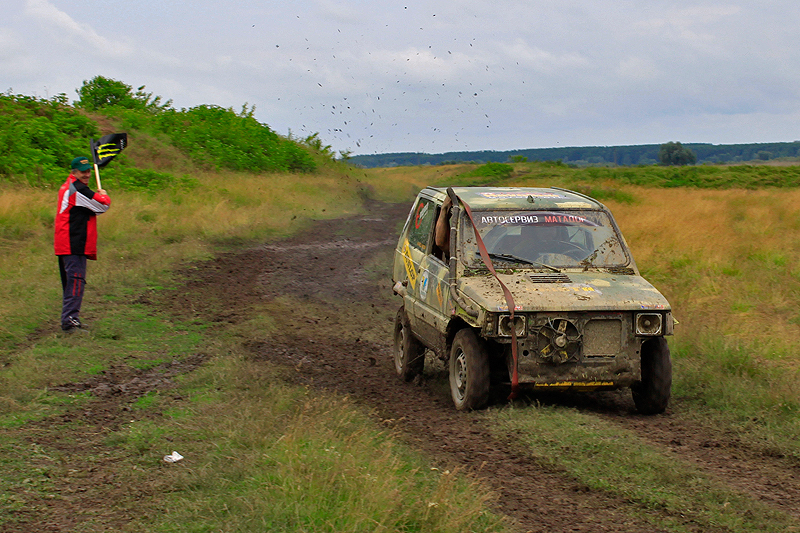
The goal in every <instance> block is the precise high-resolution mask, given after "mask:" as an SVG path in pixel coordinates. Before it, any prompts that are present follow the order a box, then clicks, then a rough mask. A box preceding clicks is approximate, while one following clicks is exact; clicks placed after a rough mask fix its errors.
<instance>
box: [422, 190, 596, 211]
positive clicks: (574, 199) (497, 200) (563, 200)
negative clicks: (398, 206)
mask: <svg viewBox="0 0 800 533" xmlns="http://www.w3.org/2000/svg"><path fill="white" fill-rule="evenodd" d="M425 191H428V192H429V194H430V195H431V196H433V197H435V198H438V199H441V200H443V199H444V197H445V196H446V195H447V189H445V188H441V187H427V188H426V189H425ZM453 191H455V193H456V195H458V197H459V198H460V199H461V201H462V202H466V203H467V204H468V205H469V206H470V207H471V208H472V209H519V210H526V211H527V210H531V209H605V206H604V205H603V204H601V203H600V202H598V201H597V200H594V199H593V198H589V197H588V196H586V195H583V194H581V193H578V192H575V191H569V190H567V189H559V188H557V187H453ZM423 192H424V191H423Z"/></svg>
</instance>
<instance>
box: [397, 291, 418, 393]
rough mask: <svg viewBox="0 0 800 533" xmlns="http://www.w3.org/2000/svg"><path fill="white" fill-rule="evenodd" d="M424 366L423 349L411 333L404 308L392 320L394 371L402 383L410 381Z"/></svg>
mask: <svg viewBox="0 0 800 533" xmlns="http://www.w3.org/2000/svg"><path fill="white" fill-rule="evenodd" d="M424 366H425V347H424V346H423V345H422V343H420V342H419V341H418V340H417V339H416V337H414V335H413V334H412V333H411V324H410V323H409V321H408V317H407V316H406V312H405V308H403V307H401V308H400V309H399V310H398V311H397V316H396V317H395V319H394V369H395V372H397V376H398V377H399V378H400V379H402V380H403V381H411V380H412V379H414V378H415V377H417V376H418V375H419V374H422V370H423V369H424Z"/></svg>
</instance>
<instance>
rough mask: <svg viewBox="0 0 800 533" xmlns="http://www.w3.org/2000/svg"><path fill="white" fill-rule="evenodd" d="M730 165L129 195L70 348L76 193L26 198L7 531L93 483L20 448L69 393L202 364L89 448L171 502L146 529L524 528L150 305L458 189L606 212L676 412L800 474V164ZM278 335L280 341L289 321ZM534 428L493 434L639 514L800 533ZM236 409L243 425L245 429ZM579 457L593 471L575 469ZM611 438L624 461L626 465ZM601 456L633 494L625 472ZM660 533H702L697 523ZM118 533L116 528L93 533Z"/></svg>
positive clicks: (2, 469)
mask: <svg viewBox="0 0 800 533" xmlns="http://www.w3.org/2000/svg"><path fill="white" fill-rule="evenodd" d="M714 168H715V167H714ZM714 168H710V169H705V168H701V169H699V170H696V171H694V172H693V171H691V170H675V171H673V170H672V169H650V168H649V167H648V168H643V169H618V170H615V169H580V170H579V169H569V168H567V167H564V166H560V165H555V164H534V163H522V164H515V165H514V166H513V167H512V171H511V173H510V174H508V175H506V176H500V177H496V176H493V177H491V178H490V179H486V178H481V177H480V176H477V177H474V176H473V177H470V178H459V175H460V174H462V173H464V172H467V171H470V170H474V166H452V167H451V166H448V167H415V168H395V169H376V170H370V171H364V170H358V169H347V168H345V167H340V166H336V165H331V166H328V167H326V168H324V169H323V170H321V171H320V172H318V173H316V174H313V175H285V174H276V175H249V174H241V173H234V172H229V173H197V174H195V175H194V178H196V183H195V184H194V186H192V187H187V188H185V189H171V190H169V191H167V192H163V193H156V194H153V193H148V192H142V193H136V192H123V193H118V194H115V193H114V191H110V192H111V195H112V198H113V202H114V203H113V207H112V209H111V210H110V211H109V212H108V213H106V214H104V215H103V216H102V217H101V218H100V219H99V226H100V240H101V243H100V260H99V261H97V262H96V263H95V262H92V263H90V265H89V274H88V278H89V285H88V286H87V295H86V303H85V308H86V310H87V313H89V315H88V318H89V319H91V320H92V322H93V324H96V327H95V328H94V329H93V332H92V334H91V337H89V338H87V337H70V338H67V339H64V338H62V337H61V336H60V335H59V334H57V333H54V332H51V333H44V334H43V333H42V332H43V331H55V328H53V327H51V326H52V325H53V322H54V317H56V316H57V313H58V309H59V307H60V303H59V302H60V295H59V292H60V286H59V283H58V275H57V267H56V261H55V258H54V257H53V255H52V221H53V210H54V203H55V191H54V190H52V189H45V188H29V187H16V188H6V189H4V191H3V193H2V195H0V251H2V253H1V254H0V279H2V283H1V284H0V316H2V318H3V319H2V321H0V367H1V368H2V371H1V372H0V504H2V505H0V509H2V510H0V529H2V527H3V524H7V525H8V524H12V523H13V520H14V516H15V515H14V511H15V510H19V509H22V508H25V507H26V506H29V505H31V502H33V501H42V500H45V501H46V499H47V497H48V495H50V494H52V490H53V489H52V487H53V483H54V482H55V480H57V479H63V478H65V477H68V476H70V475H75V474H74V473H73V474H70V468H69V467H68V466H65V464H64V461H65V460H66V459H64V457H65V455H66V453H65V452H64V451H63V450H58V449H47V448H44V447H36V446H33V447H32V446H31V444H30V442H28V441H26V440H25V439H24V438H22V437H21V434H20V432H19V431H20V428H24V427H26V425H28V424H32V423H35V422H36V421H39V420H43V419H45V418H46V417H54V416H56V415H58V414H59V413H64V412H66V411H67V410H69V409H74V408H75V406H80V405H83V404H85V403H87V402H89V400H90V398H88V397H87V396H86V395H85V394H79V393H73V394H66V393H63V392H58V391H54V390H52V388H53V387H54V386H57V385H60V384H64V383H69V382H79V381H81V380H84V379H87V378H88V377H90V376H92V375H97V374H98V373H101V372H103V371H108V370H109V369H111V368H113V367H114V366H115V365H122V364H125V365H129V366H135V367H137V368H149V367H155V366H157V365H159V364H162V363H164V362H168V361H170V360H172V359H174V358H181V357H184V356H185V355H186V354H193V353H198V352H199V353H203V354H205V355H206V356H207V357H208V360H207V363H206V364H204V365H203V366H202V367H200V368H199V369H198V370H196V371H195V372H192V373H190V374H186V375H185V376H183V378H182V381H181V386H180V391H179V395H180V396H181V397H182V398H184V399H185V401H182V402H177V403H176V402H174V401H172V400H171V399H170V398H168V397H167V396H166V395H161V394H153V395H148V396H145V397H143V398H140V399H139V400H138V401H137V402H136V404H135V405H134V406H132V409H133V410H134V413H135V414H136V416H132V422H131V423H130V424H128V425H126V426H124V427H122V428H120V429H119V430H118V431H116V432H115V435H114V437H113V438H112V439H111V440H110V441H105V442H99V443H92V444H95V445H96V446H87V448H86V450H84V451H83V452H81V453H82V455H81V457H83V459H84V460H85V461H87V462H88V463H90V464H91V463H92V462H97V461H117V463H118V465H119V469H118V472H117V476H118V479H119V480H121V481H122V482H125V481H129V482H130V483H131V484H132V485H134V486H137V487H141V486H149V487H151V490H150V491H147V492H144V493H142V492H138V493H135V494H130V495H129V496H128V497H127V498H123V499H121V500H120V501H119V505H121V506H124V507H126V508H130V509H131V511H132V513H134V512H135V514H136V516H137V517H138V518H136V519H135V520H134V521H133V522H132V523H131V524H129V525H128V526H127V528H128V529H127V530H130V531H136V530H151V531H264V530H290V531H452V532H461V531H468V530H469V531H497V530H502V528H503V523H502V521H501V520H499V519H498V517H495V516H492V515H491V514H490V513H487V512H486V509H487V507H486V504H487V502H489V501H491V499H492V498H493V495H492V494H491V493H490V491H488V490H487V489H486V488H485V487H482V486H480V485H479V484H476V483H475V482H474V481H473V480H472V479H471V478H469V477H468V476H463V475H460V474H458V473H443V472H438V471H433V470H431V469H430V468H429V466H428V463H427V462H426V458H425V457H421V456H419V455H418V454H416V453H414V452H413V451H411V450H409V449H407V448H405V447H404V446H402V445H400V444H399V443H398V442H397V441H396V440H395V439H394V437H393V435H392V434H391V433H387V432H386V431H385V428H382V427H381V426H379V425H378V424H377V423H376V422H375V421H374V419H372V418H370V417H369V416H368V414H367V413H365V412H364V411H363V410H362V409H360V408H357V407H356V406H354V405H352V404H351V403H350V402H349V401H348V400H347V399H344V398H340V397H333V396H331V397H322V396H321V393H318V392H311V391H309V390H306V389H304V388H296V387H290V386H287V385H284V384H281V382H280V381H279V380H277V379H275V378H276V375H278V374H276V372H279V371H278V370H275V369H271V368H269V367H268V366H265V365H259V366H255V365H253V364H252V363H251V362H248V360H247V359H246V358H245V357H244V354H242V353H241V351H240V348H237V344H236V341H235V339H234V338H233V334H231V333H225V332H222V333H220V332H218V331H211V330H210V329H208V328H207V324H204V323H203V322H202V321H200V322H197V321H195V322H192V323H181V322H180V321H178V320H177V319H173V318H170V317H164V316H151V315H149V314H148V310H147V309H146V308H145V307H144V306H142V305H139V304H137V303H136V301H137V298H138V297H139V296H141V295H143V294H148V293H151V292H153V291H160V290H163V289H165V288H169V287H172V286H173V285H174V283H175V281H174V280H173V274H172V272H173V271H174V269H175V268H176V267H177V266H179V265H185V264H187V263H188V262H192V261H197V260H202V259H208V258H210V257H212V256H213V254H215V253H217V252H219V251H221V250H224V249H229V248H231V247H235V246H238V245H240V244H246V243H249V242H253V241H263V240H270V239H275V238H278V237H282V236H286V235H289V234H292V233H293V232H295V231H297V230H298V229H299V228H302V227H305V225H306V224H308V223H309V220H311V219H318V218H324V217H331V218H332V217H339V216H342V215H346V214H352V213H356V212H358V211H359V209H360V205H361V201H362V199H363V198H365V197H371V198H377V199H381V200H387V201H410V199H411V198H413V196H414V194H416V192H417V191H418V190H419V188H421V187H422V186H424V185H427V184H431V183H434V182H436V183H441V184H450V183H465V184H467V183H473V184H474V183H482V182H485V181H489V182H491V183H494V184H497V185H501V184H502V185H526V186H527V185H532V186H540V185H541V186H544V185H547V186H549V185H556V186H563V187H568V188H573V189H577V190H580V191H583V192H586V193H588V194H591V195H593V196H595V197H597V198H599V199H600V200H601V201H603V202H605V203H606V204H607V205H608V206H609V207H610V208H611V210H612V212H613V213H614V215H615V216H616V218H617V221H618V223H619V224H620V226H621V229H622V231H623V233H624V234H625V236H626V238H627V240H628V243H629V245H630V246H631V248H632V250H633V253H634V257H635V258H636V260H637V263H638V266H639V268H640V269H641V270H642V271H643V273H644V275H645V276H646V277H647V278H648V279H649V280H650V281H651V282H652V283H654V284H655V285H656V286H657V287H658V288H659V289H660V290H661V291H662V292H663V293H664V294H665V295H666V296H667V297H668V299H669V300H670V302H671V303H672V306H673V309H674V310H675V316H676V317H677V319H678V320H679V322H680V324H679V325H678V326H677V327H676V332H675V336H674V338H673V339H671V340H670V345H671V349H672V353H673V358H674V365H675V382H674V392H673V395H674V398H675V402H674V403H673V405H674V407H673V409H674V410H675V416H680V417H684V418H695V419H697V420H701V421H702V422H703V424H706V425H708V426H709V427H714V428H718V429H719V431H736V432H738V433H740V434H741V438H742V440H743V441H744V442H745V443H746V445H747V446H749V447H751V449H753V450H756V451H760V452H763V453H768V454H775V455H779V456H784V457H789V458H793V460H794V461H795V464H800V412H799V409H800V385H798V382H799V381H800V380H798V377H800V376H798V374H800V357H799V356H798V355H797V353H798V342H800V341H798V335H797V333H798V331H799V328H800V310H798V308H797V306H796V305H795V302H796V301H797V295H798V291H800V242H797V241H798V240H800V236H798V235H799V234H798V231H797V230H798V226H800V191H798V190H796V189H794V188H786V187H784V186H783V185H793V183H788V182H791V180H792V179H794V178H793V177H792V176H794V175H796V174H798V167H764V168H765V169H767V168H772V169H775V170H771V171H768V170H764V169H760V168H759V169H756V170H749V169H748V168H746V167H742V169H740V170H739V171H737V170H736V169H735V168H738V167H735V168H732V167H726V168H721V169H717V170H714ZM769 172H773V173H772V174H769ZM681 173H685V174H686V175H683V174H681ZM704 175H706V176H712V177H711V178H709V180H710V181H711V182H713V183H712V184H711V185H710V186H707V187H703V186H698V185H697V183H696V182H697V180H699V179H701V178H702V177H703V176H704ZM698 176H699V177H698ZM670 180H672V181H670ZM693 180H694V181H693ZM676 182H680V183H681V185H675V183H676ZM765 185H769V187H765ZM387 275H388V272H387ZM261 319H262V320H263V321H264V328H265V329H266V330H268V328H269V317H268V316H265V317H262V318H261ZM519 411H521V412H516V410H515V411H503V412H499V411H495V410H491V411H489V412H487V413H486V418H487V420H489V421H490V423H491V424H493V425H494V426H496V428H497V431H501V432H502V431H508V430H513V431H515V432H517V433H518V434H520V435H522V436H523V437H524V438H523V439H522V440H523V442H524V443H525V445H526V446H529V447H530V448H531V450H534V452H532V453H538V454H539V456H541V457H542V458H546V460H547V461H549V462H551V463H552V464H554V465H557V466H558V467H559V468H563V469H565V471H567V472H569V473H570V475H573V476H575V478H576V479H580V480H582V481H583V482H584V483H586V484H587V485H588V486H590V487H592V488H597V489H598V490H606V491H609V492H613V493H618V494H622V495H623V496H625V497H627V498H630V499H631V501H634V502H637V505H640V507H641V509H642V513H646V509H647V508H648V507H657V508H666V509H669V510H670V512H674V513H676V514H681V513H684V514H686V513H688V514H689V516H691V517H693V521H694V523H696V524H698V527H700V528H701V529H702V528H703V527H708V528H714V527H719V528H721V529H720V530H725V531H759V527H762V529H761V530H775V531H783V530H790V529H791V527H794V526H792V521H791V520H790V519H788V518H787V517H786V516H784V515H781V514H780V513H775V512H772V511H769V510H765V509H764V508H763V507H762V506H760V505H759V504H757V503H753V502H743V501H741V499H740V498H741V496H740V495H738V494H734V493H731V492H729V491H728V492H726V491H727V489H726V488H725V487H721V486H718V485H717V484H716V483H715V482H714V481H713V480H710V479H707V478H703V477H702V476H697V475H694V474H693V473H692V471H691V466H690V465H679V467H677V468H668V469H665V468H664V467H663V463H664V462H665V457H664V456H663V453H664V452H663V451H661V450H653V449H651V448H650V447H648V446H647V445H646V444H643V443H642V442H640V441H639V440H638V439H636V438H634V437H631V436H630V435H625V434H624V433H621V432H620V430H619V429H618V428H615V427H614V426H613V424H609V423H605V422H602V421H598V420H596V419H594V418H593V417H591V416H590V415H587V414H584V413H581V412H578V411H576V410H573V409H566V408H565V409H559V408H552V407H535V406H534V407H531V408H529V409H524V410H519ZM231 412H236V413H237V414H238V416H237V417H235V418H234V417H226V416H224V414H225V413H231ZM148 413H151V414H152V413H162V415H160V416H159V417H158V418H154V417H153V416H147V414H148ZM454 416H455V413H454ZM166 437H169V440H171V441H172V440H174V441H175V442H184V443H191V444H192V448H193V449H194V453H195V454H197V456H198V457H197V458H196V459H195V462H194V464H196V465H198V466H197V467H195V468H192V469H177V470H170V471H164V470H163V469H162V470H157V469H153V468H152V467H151V466H152V462H153V457H159V456H160V455H163V453H164V451H163V450H161V449H160V448H159V446H158V444H157V443H160V442H163V441H164V439H165V438H166ZM86 439H87V442H92V440H91V439H92V437H91V436H90V435H88V434H87V435H86ZM565 440H568V441H569V446H572V447H573V448H575V449H582V450H592V453H591V454H589V453H583V454H575V453H564V452H563V444H564V441H565ZM609 441H614V442H615V443H616V444H615V448H614V450H613V451H610V450H609V449H608V448H607V446H606V444H607V443H608V442H609ZM620 442H622V444H620ZM98 449H102V450H103V451H102V452H98ZM535 450H539V451H538V452H535ZM168 451H169V450H167V453H168ZM76 453H77V452H76ZM79 455H80V454H79ZM598 457H600V458H602V460H603V461H605V462H606V464H609V463H611V464H613V470H614V471H616V472H621V473H622V474H620V475H619V476H618V477H616V478H613V477H612V478H609V477H608V476H606V475H604V474H603V473H602V472H601V471H599V470H598V469H597V468H596V465H598V464H604V463H600V462H598V461H597V460H596V458H598ZM543 460H544V459H543ZM643 465H644V466H643ZM642 469H644V470H646V471H644V470H642ZM607 470H609V469H606V470H605V471H607ZM626 472H627V474H625V473H626ZM634 478H635V479H634ZM342 480H347V482H345V483H343V482H342ZM634 481H635V482H634ZM401 502H402V504H401ZM721 502H722V503H721ZM724 502H728V504H724ZM44 511H45V509H43V512H44ZM376 524H377V525H376ZM657 525H658V526H659V527H662V528H665V529H667V530H669V531H682V530H683V529H682V527H683V526H682V525H681V524H679V523H669V522H665V523H659V524H657ZM765 525H766V526H768V527H764V526H765ZM101 530H106V529H105V526H104V523H103V519H102V517H97V518H96V521H95V522H92V521H89V522H87V523H85V524H84V525H83V526H82V529H81V531H101Z"/></svg>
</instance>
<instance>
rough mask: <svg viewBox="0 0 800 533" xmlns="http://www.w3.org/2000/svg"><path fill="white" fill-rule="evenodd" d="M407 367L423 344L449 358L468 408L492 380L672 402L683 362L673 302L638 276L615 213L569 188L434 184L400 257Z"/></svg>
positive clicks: (420, 202)
mask: <svg viewBox="0 0 800 533" xmlns="http://www.w3.org/2000/svg"><path fill="white" fill-rule="evenodd" d="M392 279H393V282H394V284H393V291H394V293H395V294H397V295H399V296H401V297H402V298H403V305H402V306H401V307H400V309H399V310H398V312H397V316H396V319H395V324H394V364H395V370H396V372H397V375H398V376H399V377H400V378H401V379H403V380H405V381H411V380H413V379H414V378H415V377H416V376H417V375H419V374H421V373H422V372H423V369H424V365H425V353H426V351H427V350H431V351H432V352H433V354H434V355H435V356H436V357H439V358H440V359H442V360H445V361H448V366H449V376H450V377H449V380H450V392H451V396H452V398H453V402H454V404H455V407H456V408H457V409H459V410H470V409H479V408H482V407H484V406H485V405H486V404H487V402H488V400H489V391H490V386H493V385H498V386H510V388H511V391H512V396H513V395H515V394H516V393H517V391H518V389H519V388H521V387H526V388H527V387H530V388H538V389H548V390H567V389H571V390H612V389H620V388H630V389H631V391H632V394H633V400H634V403H635V404H636V408H637V409H638V410H639V412H641V413H644V414H656V413H661V412H663V411H664V410H665V409H666V407H667V403H668V402H669V398H670V389H671V385H672V363H671V361H670V353H669V347H668V346H667V342H666V340H665V338H664V337H665V336H667V335H671V334H672V331H673V324H674V321H673V317H672V311H671V307H670V305H669V302H668V301H667V300H666V298H665V297H664V296H662V295H661V293H660V292H659V291H658V290H657V289H656V288H655V287H653V286H652V285H651V284H650V283H648V282H647V281H646V280H645V279H644V278H642V276H641V275H640V274H639V270H638V269H637V267H636V263H635V262H634V260H633V257H632V255H631V252H630V250H629V249H628V246H627V244H626V243H625V240H624V238H623V237H622V234H621V233H620V231H619V228H618V227H617V224H616V222H615V221H614V218H613V217H612V215H611V213H610V212H609V210H608V209H607V208H606V207H605V206H604V205H603V204H601V203H599V202H598V201H596V200H594V199H592V198H589V197H588V196H585V195H583V194H580V193H577V192H573V191H569V190H565V189H558V188H489V187H454V188H448V189H447V190H444V189H439V188H432V187H429V188H426V189H424V190H422V191H421V192H420V193H419V195H418V196H417V199H416V201H415V202H414V204H413V206H412V208H411V211H410V213H409V215H408V219H407V220H406V223H405V226H404V228H403V231H402V233H401V235H400V239H399V241H398V243H397V247H396V249H395V254H394V267H393V275H392Z"/></svg>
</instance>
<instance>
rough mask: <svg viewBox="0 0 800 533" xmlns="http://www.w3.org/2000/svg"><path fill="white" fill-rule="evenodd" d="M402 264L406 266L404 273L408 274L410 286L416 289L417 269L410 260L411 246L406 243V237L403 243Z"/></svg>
mask: <svg viewBox="0 0 800 533" xmlns="http://www.w3.org/2000/svg"><path fill="white" fill-rule="evenodd" d="M403 264H404V265H405V266H406V274H408V282H409V283H410V284H411V288H412V289H416V288H417V270H416V268H415V267H414V261H412V260H411V247H410V246H409V245H408V239H406V241H405V242H404V243H403Z"/></svg>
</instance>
